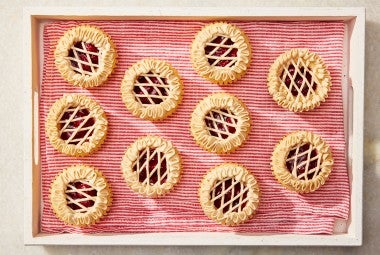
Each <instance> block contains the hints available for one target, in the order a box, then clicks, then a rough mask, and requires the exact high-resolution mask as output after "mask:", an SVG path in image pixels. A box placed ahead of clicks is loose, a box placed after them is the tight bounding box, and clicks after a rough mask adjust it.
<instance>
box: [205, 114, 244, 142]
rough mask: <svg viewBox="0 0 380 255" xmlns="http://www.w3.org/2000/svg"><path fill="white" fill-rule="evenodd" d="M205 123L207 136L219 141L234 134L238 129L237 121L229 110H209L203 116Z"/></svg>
mask: <svg viewBox="0 0 380 255" xmlns="http://www.w3.org/2000/svg"><path fill="white" fill-rule="evenodd" d="M227 120H228V121H227ZM205 122H206V128H207V130H208V132H209V134H210V135H212V136H215V137H218V138H220V139H226V138H228V137H229V136H230V135H233V134H235V133H236V130H237V128H238V119H237V118H236V116H235V115H234V114H233V113H231V111H230V110H229V109H213V110H211V111H210V112H209V113H208V114H207V115H206V116H205Z"/></svg>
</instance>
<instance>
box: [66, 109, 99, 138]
mask: <svg viewBox="0 0 380 255" xmlns="http://www.w3.org/2000/svg"><path fill="white" fill-rule="evenodd" d="M75 109H76V107H70V108H68V109H67V110H66V112H65V113H64V114H63V115H62V117H61V119H60V121H59V123H60V124H59V129H60V130H61V136H60V137H61V139H62V140H65V141H68V140H69V142H68V144H74V145H76V144H78V143H80V142H82V143H83V142H86V141H88V140H89V138H90V137H91V135H92V133H93V130H92V129H90V128H91V127H92V126H94V124H95V119H94V118H86V117H87V116H88V115H89V114H90V112H89V110H88V109H85V108H84V109H80V110H78V111H77V112H76V113H75V115H74V116H72V115H73V113H74V112H75ZM68 121H69V123H68V125H67V126H65V125H66V123H67V122H68ZM83 122H84V123H83ZM82 123H83V124H82ZM79 127H80V130H78V131H77V132H76V133H75V131H76V129H78V128H79ZM63 128H64V130H62V129H63ZM87 133H89V134H88V135H87ZM85 137H86V139H85V141H82V139H83V138H85Z"/></svg>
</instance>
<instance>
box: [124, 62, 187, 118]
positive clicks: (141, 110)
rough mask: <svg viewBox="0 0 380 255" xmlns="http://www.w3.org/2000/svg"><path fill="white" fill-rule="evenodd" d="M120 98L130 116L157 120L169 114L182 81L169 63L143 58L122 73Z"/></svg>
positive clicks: (180, 90)
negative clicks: (130, 113)
mask: <svg viewBox="0 0 380 255" xmlns="http://www.w3.org/2000/svg"><path fill="white" fill-rule="evenodd" d="M121 93H122V99H123V101H124V103H125V106H126V107H127V109H128V110H130V111H131V112H132V114H133V115H135V116H137V117H140V118H143V119H147V120H161V119H164V118H166V117H167V116H169V115H170V114H172V113H173V112H174V111H175V110H176V108H177V106H178V104H179V103H180V102H181V99H182V81H181V78H180V77H179V74H178V72H177V70H176V69H174V68H173V67H172V66H171V65H170V64H169V63H167V62H165V61H162V60H156V59H144V60H141V61H139V62H137V63H136V64H134V65H133V66H132V67H131V68H129V69H128V70H127V71H126V72H125V75H124V79H123V81H122V84H121Z"/></svg>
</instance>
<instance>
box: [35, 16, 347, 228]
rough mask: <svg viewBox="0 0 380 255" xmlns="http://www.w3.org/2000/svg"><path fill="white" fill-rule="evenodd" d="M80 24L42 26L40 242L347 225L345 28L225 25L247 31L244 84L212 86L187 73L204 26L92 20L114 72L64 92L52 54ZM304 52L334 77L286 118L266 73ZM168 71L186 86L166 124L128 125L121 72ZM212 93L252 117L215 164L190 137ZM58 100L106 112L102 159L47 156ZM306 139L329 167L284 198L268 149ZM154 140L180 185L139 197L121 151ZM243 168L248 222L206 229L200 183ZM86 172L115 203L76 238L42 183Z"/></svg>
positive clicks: (134, 122) (214, 158)
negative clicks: (307, 135) (138, 67)
mask: <svg viewBox="0 0 380 255" xmlns="http://www.w3.org/2000/svg"><path fill="white" fill-rule="evenodd" d="M81 23H83V22H76V21H60V22H52V23H49V24H47V25H45V28H44V35H43V41H44V64H43V81H42V85H41V98H40V116H41V117H40V135H41V168H42V169H41V171H42V172H41V177H42V202H43V208H42V217H41V231H42V232H44V233H63V232H71V233H73V232H76V233H78V232H80V233H106V232H107V233H137V232H168V231H213V232H214V231H216V232H218V231H220V232H228V231H236V232H252V233H261V232H266V233H268V232H273V233H303V234H315V233H327V234H330V233H332V230H333V225H334V221H335V220H336V219H347V218H348V212H349V201H350V199H349V198H350V190H349V180H348V174H347V167H346V159H345V138H344V124H343V107H342V88H341V86H342V85H341V76H342V59H343V37H344V23H343V22H260V21H253V22H240V21H236V22H232V23H234V24H236V25H238V26H239V27H240V28H241V29H242V30H244V31H245V33H246V34H247V36H248V37H249V39H250V42H251V45H252V52H253V55H252V56H253V58H252V64H251V66H250V68H249V70H248V72H247V73H246V74H245V75H244V76H243V78H242V79H241V80H239V81H237V82H236V83H234V84H232V85H230V86H218V85H215V84H211V83H210V82H208V81H206V80H205V79H203V78H201V77H199V76H198V75H197V74H196V72H195V71H194V69H193V68H192V66H191V64H190V56H189V55H190V45H191V43H192V40H193V38H194V36H195V34H196V33H197V32H198V31H199V30H200V29H201V28H202V27H203V26H204V25H205V24H206V23H205V22H199V21H91V22H88V23H90V24H92V25H95V26H98V27H100V28H101V29H103V30H104V31H105V32H107V33H108V34H109V35H110V36H111V38H112V40H113V41H114V43H115V45H116V48H117V52H118V65H117V67H116V69H115V71H114V73H113V74H112V75H111V76H110V77H109V79H108V81H107V82H106V83H105V84H103V85H101V86H100V87H97V88H93V89H89V90H86V89H80V88H76V87H73V86H71V85H69V84H68V83H67V82H66V81H65V80H63V78H62V77H61V76H60V74H59V73H58V71H57V69H56V67H55V66H54V49H55V46H56V43H57V40H58V39H59V38H60V37H61V36H62V35H63V33H64V32H65V31H66V30H67V29H69V28H71V27H74V26H76V25H78V24H81ZM295 47H302V48H309V49H310V50H311V51H314V52H316V53H318V54H319V55H320V56H321V57H322V58H323V59H324V61H325V63H326V64H327V66H328V69H329V71H330V73H331V76H332V83H333V86H332V90H331V92H330V93H329V97H328V99H327V100H326V102H324V103H322V105H321V106H320V107H319V108H317V109H315V110H314V111H311V112H305V113H293V112H290V111H287V110H285V109H282V108H281V107H279V106H278V105H277V104H276V103H275V102H274V101H273V99H272V98H271V96H270V95H269V93H268V90H267V85H266V77H267V73H268V69H269V66H270V65H271V63H272V62H273V61H274V60H275V59H276V58H277V56H278V55H279V54H281V53H282V52H284V51H285V50H288V49H290V48H295ZM148 57H149V58H152V57H153V58H159V59H163V60H166V61H168V62H170V63H171V64H172V65H173V66H174V67H175V68H176V69H177V70H178V71H179V73H180V75H181V77H182V80H183V83H184V97H183V100H182V103H181V104H180V106H179V107H178V109H177V111H176V112H175V113H174V114H173V115H172V116H170V117H169V118H167V119H165V120H163V121H159V122H154V123H153V122H150V121H145V120H141V119H138V118H136V117H134V116H132V115H131V114H130V113H129V112H128V110H127V109H126V108H125V106H124V104H123V102H122V100H121V94H120V83H121V80H122V78H123V75H124V72H125V70H126V69H128V68H129V67H130V66H131V65H132V64H133V63H135V62H136V61H138V60H140V59H142V58H148ZM216 91H226V92H229V93H232V94H234V95H236V96H237V97H239V98H240V99H241V100H243V101H244V102H245V103H246V104H247V106H248V108H249V111H250V113H251V117H252V120H253V128H252V130H251V132H250V134H249V137H248V140H247V141H246V143H245V144H244V145H243V146H242V147H241V148H239V149H238V150H237V151H236V152H234V153H232V154H230V155H222V156H218V155H214V154H210V153H207V152H205V151H203V150H202V149H200V148H199V147H198V146H197V145H196V144H195V142H194V141H193V139H192V137H191V135H190V131H189V119H190V114H191V112H192V110H193V109H194V107H195V105H196V104H197V103H198V102H199V101H200V100H201V99H202V98H203V97H205V96H207V95H209V94H210V93H212V92H216ZM64 93H82V94H85V95H88V96H90V97H92V98H94V99H96V100H97V101H98V102H99V103H100V104H101V106H102V107H103V108H104V110H105V111H106V113H107V117H108V121H109V132H108V136H107V139H106V141H105V143H104V144H103V145H102V146H101V148H100V150H99V151H98V152H96V153H94V154H93V155H90V156H88V157H85V158H80V159H78V158H74V157H69V156H65V155H62V154H61V153H59V152H57V151H55V150H54V149H53V147H52V146H51V145H50V143H49V141H48V140H47V139H46V135H45V132H44V128H45V118H46V115H47V113H48V111H49V108H50V106H51V105H52V104H53V102H54V101H55V100H57V99H58V98H60V97H61V96H62V95H63V94H64ZM300 129H302V130H310V131H313V132H315V133H317V134H319V135H321V136H322V138H323V139H325V140H326V141H327V142H328V143H329V145H330V146H331V148H332V151H333V155H334V162H335V165H334V168H333V171H332V174H331V177H330V179H329V180H328V181H327V183H326V184H325V185H324V186H323V187H322V188H320V189H319V190H318V191H316V192H314V193H311V194H306V195H299V194H297V193H294V192H290V191H287V190H285V189H284V188H283V187H282V186H281V185H280V184H279V183H278V182H277V181H276V180H275V179H274V178H273V176H272V173H271V169H270V157H271V153H272V150H273V148H274V146H275V145H276V143H277V142H278V141H279V140H280V139H281V138H282V137H283V136H284V135H285V134H287V133H289V132H291V131H294V130H300ZM146 134H157V135H161V136H163V137H165V138H167V139H170V140H171V141H173V143H174V145H175V146H176V147H177V148H178V150H179V152H180V154H181V157H182V159H183V176H182V178H181V180H180V183H179V184H178V185H177V186H176V187H175V189H174V190H173V191H172V192H171V193H169V194H168V195H167V196H165V197H163V198H159V199H149V198H143V197H142V196H140V195H138V194H135V193H133V192H132V191H131V189H130V188H129V187H128V186H127V185H126V183H125V181H124V179H123V177H122V174H121V170H120V162H121V158H122V155H123V153H124V151H125V149H126V148H127V147H128V146H129V145H130V144H131V143H132V142H133V141H134V140H135V139H136V138H138V137H140V136H143V135H146ZM229 161H232V162H237V163H241V164H243V165H245V166H246V167H247V168H248V169H249V170H250V171H251V172H252V173H253V174H254V175H255V176H256V177H257V179H258V181H259V184H260V189H261V198H260V207H259V210H258V212H257V214H256V216H255V217H254V218H253V219H252V220H250V221H248V222H247V223H245V224H242V225H240V226H237V227H225V226H221V225H219V224H216V223H214V222H213V221H211V220H209V219H208V218H207V217H206V216H205V215H204V214H203V211H202V209H201V207H200V205H199V203H198V197H197V190H198V186H199V182H200V180H201V178H202V176H203V175H204V174H205V173H206V171H207V170H208V169H210V168H211V167H213V166H215V165H217V164H220V163H222V162H229ZM76 163H85V164H89V165H92V166H95V167H97V168H98V169H99V170H101V171H103V173H104V174H105V176H106V177H107V179H108V180H109V181H110V183H111V188H112V191H113V204H112V207H111V210H110V212H109V214H108V215H107V216H105V217H104V218H103V219H102V220H101V221H100V222H99V223H98V224H96V225H94V226H91V227H89V228H84V229H78V228H74V227H69V226H65V225H64V224H63V223H62V222H61V221H59V220H58V219H57V218H56V217H55V215H54V214H53V212H52V209H51V206H50V201H49V197H48V196H49V188H50V183H51V181H52V180H53V179H54V177H55V176H56V175H57V174H58V173H59V172H60V171H61V170H62V169H64V168H65V167H67V166H69V165H72V164H76Z"/></svg>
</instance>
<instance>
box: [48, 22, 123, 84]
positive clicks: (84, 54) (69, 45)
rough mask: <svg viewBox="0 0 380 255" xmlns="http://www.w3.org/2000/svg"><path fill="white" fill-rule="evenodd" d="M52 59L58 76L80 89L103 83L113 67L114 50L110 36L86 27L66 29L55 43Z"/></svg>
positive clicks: (114, 61)
mask: <svg viewBox="0 0 380 255" xmlns="http://www.w3.org/2000/svg"><path fill="white" fill-rule="evenodd" d="M54 56H55V64H56V66H57V68H58V70H59V72H60V73H61V75H62V77H63V78H64V79H65V80H67V81H68V82H69V83H71V84H73V85H75V86H80V87H83V88H90V87H95V86H99V85H100V84H102V83H103V82H105V81H106V80H107V78H108V76H109V75H110V74H111V73H112V71H113V69H114V67H115V65H116V50H115V46H114V44H113V42H112V41H111V39H110V37H109V36H108V35H107V34H106V33H105V32H103V31H102V30H100V29H99V28H96V27H93V26H88V25H81V26H77V27H74V28H72V29H70V30H68V31H67V32H66V33H65V34H64V35H63V36H62V37H61V38H60V40H59V41H58V44H57V47H56V49H55V52H54Z"/></svg>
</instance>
